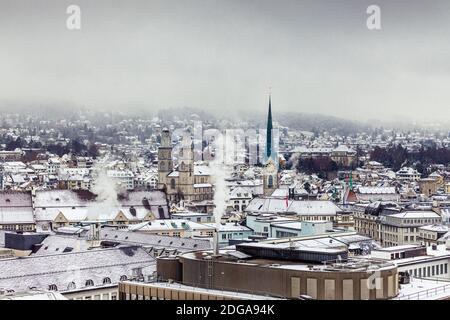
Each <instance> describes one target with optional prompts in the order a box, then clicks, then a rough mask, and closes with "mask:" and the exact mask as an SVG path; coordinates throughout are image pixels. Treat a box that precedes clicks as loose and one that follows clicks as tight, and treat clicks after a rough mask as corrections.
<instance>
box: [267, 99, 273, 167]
mask: <svg viewBox="0 0 450 320" xmlns="http://www.w3.org/2000/svg"><path fill="white" fill-rule="evenodd" d="M272 127H273V126H272V93H270V94H269V113H268V114H267V132H266V139H267V140H266V159H269V158H270V157H271V156H272V147H273V144H272V142H273V139H272Z"/></svg>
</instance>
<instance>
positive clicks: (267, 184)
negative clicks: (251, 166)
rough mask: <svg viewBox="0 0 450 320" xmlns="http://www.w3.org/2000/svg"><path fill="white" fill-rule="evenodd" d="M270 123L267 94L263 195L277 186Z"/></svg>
mask: <svg viewBox="0 0 450 320" xmlns="http://www.w3.org/2000/svg"><path fill="white" fill-rule="evenodd" d="M273 133H274V132H273V123H272V95H269V111H268V114H267V131H266V150H265V153H264V170H263V187H264V195H265V196H270V195H271V194H272V193H273V191H275V189H277V188H278V154H277V152H276V150H275V144H274V136H273Z"/></svg>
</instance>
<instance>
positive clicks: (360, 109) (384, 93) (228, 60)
mask: <svg viewBox="0 0 450 320" xmlns="http://www.w3.org/2000/svg"><path fill="white" fill-rule="evenodd" d="M71 4H77V5H79V6H80V7H81V17H82V19H81V21H82V28H81V30H75V31H69V30H68V29H67V28H66V19H67V17H68V14H66V8H67V7H68V6H69V5H71ZM372 4H377V5H379V6H380V8H381V23H382V29H381V30H376V31H370V30H368V29H367V27H366V19H367V16H368V15H367V14H366V9H367V7H368V6H369V5H372ZM448 38H450V3H449V2H448V1H445V0H439V1H438V0H436V1H427V2H426V3H424V1H419V0H413V1H406V0H404V1H399V0H397V1H396V0H391V1H387V0H379V1H366V0H343V1H339V2H338V3H337V2H336V1H334V2H331V1H323V0H320V1H318V0H315V1H313V0H309V1H294V0H281V1H274V0H222V1H218V0H184V1H182V0H177V1H175V0H168V1H167V0H166V1H162V0H158V1H156V0H149V1H144V0H141V1H137V0H134V1H127V2H124V1H104V0H97V1H87V0H78V1H66V0H53V1H43V0H37V1H33V2H31V3H30V2H29V1H24V0H0V39H1V43H2V45H1V46H2V50H0V82H1V84H2V88H1V89H0V109H4V108H7V107H8V106H17V105H28V106H32V107H34V106H35V107H36V108H39V106H43V105H44V106H45V105H58V106H61V107H63V108H67V109H71V108H77V107H79V106H83V107H86V108H92V109H95V110H103V109H112V110H120V111H123V112H127V111H128V110H142V109H149V110H155V111H156V110H159V109H165V108H174V107H175V108H176V107H184V106H186V107H192V108H197V109H202V110H205V111H207V112H211V113H213V114H221V113H222V114H224V113H226V114H233V113H234V114H239V112H241V110H245V111H247V112H252V111H257V112H265V110H266V108H267V94H268V91H269V87H272V93H273V107H274V110H275V112H300V113H313V114H323V115H330V116H336V117H339V118H343V119H351V120H358V121H368V120H370V119H377V120H380V121H397V120H399V121H422V120H440V121H447V120H446V119H450V111H449V108H448V107H447V101H449V100H450V90H449V88H448V87H449V83H450V81H449V80H450V61H448V58H447V56H448V53H450V44H449V43H448V41H447V40H448Z"/></svg>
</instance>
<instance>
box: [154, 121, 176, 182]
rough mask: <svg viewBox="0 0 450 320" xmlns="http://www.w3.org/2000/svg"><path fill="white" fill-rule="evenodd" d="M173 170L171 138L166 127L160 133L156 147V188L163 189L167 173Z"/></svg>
mask: <svg viewBox="0 0 450 320" xmlns="http://www.w3.org/2000/svg"><path fill="white" fill-rule="evenodd" d="M172 170H173V161H172V138H171V136H170V132H169V130H168V129H167V128H164V129H163V131H162V134H161V146H160V147H159V148H158V189H165V188H166V185H167V184H168V181H167V179H168V177H167V176H168V175H169V173H171V172H172Z"/></svg>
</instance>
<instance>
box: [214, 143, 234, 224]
mask: <svg viewBox="0 0 450 320" xmlns="http://www.w3.org/2000/svg"><path fill="white" fill-rule="evenodd" d="M213 145H214V150H215V151H214V159H213V161H211V162H210V163H209V166H210V168H211V178H212V182H213V184H214V204H215V208H214V221H215V222H216V225H217V226H219V225H220V219H221V218H222V216H223V214H224V212H225V209H226V204H227V200H228V189H227V186H226V181H225V179H226V178H227V177H228V174H229V170H228V167H227V164H228V163H230V162H229V161H227V160H229V159H227V156H228V157H229V156H230V154H232V152H230V151H232V148H233V141H231V140H230V139H229V138H224V136H223V135H219V136H218V137H217V139H216V140H215V141H214V144H213Z"/></svg>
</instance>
